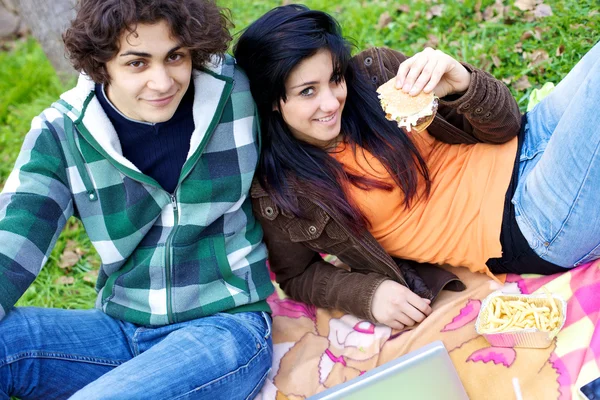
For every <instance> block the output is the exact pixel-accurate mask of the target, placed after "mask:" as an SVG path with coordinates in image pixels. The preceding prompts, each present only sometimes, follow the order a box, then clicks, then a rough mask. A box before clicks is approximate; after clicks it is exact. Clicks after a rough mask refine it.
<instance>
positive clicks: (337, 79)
mask: <svg viewBox="0 0 600 400" xmlns="http://www.w3.org/2000/svg"><path fill="white" fill-rule="evenodd" d="M341 81H342V75H340V74H334V75H331V82H335V83H340V82H341Z"/></svg>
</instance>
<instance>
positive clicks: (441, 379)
mask: <svg viewBox="0 0 600 400" xmlns="http://www.w3.org/2000/svg"><path fill="white" fill-rule="evenodd" d="M310 399H311V400H317V399H320V400H334V399H345V400H363V399H368V400H371V399H377V400H388V399H409V400H413V399H415V400H440V399H444V400H469V397H468V396H467V392H465V388H464V387H463V385H462V383H461V382H460V378H459V377H458V374H457V372H456V369H455V368H454V365H453V364H452V360H450V356H449V355H448V351H447V350H446V348H445V347H444V344H443V343H442V342H441V341H439V340H438V341H435V342H433V343H430V344H428V345H426V346H424V347H421V348H420V349H418V350H415V351H412V352H410V353H408V354H405V355H404V356H402V357H400V358H397V359H395V360H392V361H390V362H388V363H385V364H383V365H380V366H379V367H377V368H374V369H372V370H370V371H368V372H366V373H365V374H363V375H361V376H359V377H357V378H354V379H352V380H349V381H348V382H345V383H342V384H339V385H336V386H334V387H332V388H330V389H327V390H325V391H323V392H321V393H319V394H317V395H315V396H312V397H310Z"/></svg>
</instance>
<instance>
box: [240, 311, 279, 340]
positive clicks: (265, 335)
mask: <svg viewBox="0 0 600 400" xmlns="http://www.w3.org/2000/svg"><path fill="white" fill-rule="evenodd" d="M232 316H233V317H237V318H238V319H239V320H241V321H240V322H241V323H242V324H243V325H244V327H245V328H246V329H247V330H249V331H250V332H251V333H252V334H253V335H254V336H255V337H256V339H257V340H259V341H260V343H262V344H266V342H267V341H268V340H269V337H270V336H271V327H272V325H271V317H270V316H269V314H268V313H266V312H264V311H256V312H252V311H250V312H241V313H237V314H233V315H232Z"/></svg>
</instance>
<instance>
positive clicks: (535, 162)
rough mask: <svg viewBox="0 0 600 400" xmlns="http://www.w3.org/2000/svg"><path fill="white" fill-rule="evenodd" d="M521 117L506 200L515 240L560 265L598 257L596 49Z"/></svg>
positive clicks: (599, 58)
mask: <svg viewBox="0 0 600 400" xmlns="http://www.w3.org/2000/svg"><path fill="white" fill-rule="evenodd" d="M527 120H528V122H527V126H526V128H525V137H524V141H523V148H522V150H521V154H520V159H519V161H520V165H519V182H518V185H517V189H516V191H515V195H514V197H513V199H512V202H513V204H514V205H515V214H516V218H517V223H518V224H519V228H520V229H521V232H522V233H523V236H524V237H525V238H526V239H527V242H528V243H529V245H530V246H531V248H532V249H533V250H534V251H535V252H536V253H537V254H538V255H539V256H540V257H541V258H543V259H545V260H546V261H549V262H552V263H554V264H556V265H559V266H561V267H566V268H571V267H574V266H577V265H580V264H583V263H585V262H589V261H592V260H595V259H598V258H600V44H596V46H594V48H592V49H591V50H590V51H589V52H588V53H587V54H586V55H585V56H584V57H583V58H582V59H581V60H580V61H579V63H578V64H577V65H576V66H575V67H574V68H573V69H572V70H571V72H569V74H568V75H567V76H566V77H565V79H563V80H562V81H561V82H560V83H559V84H558V86H557V87H556V88H555V89H554V91H553V92H552V93H551V94H550V95H549V96H548V97H546V98H545V99H544V100H542V102H541V103H539V104H538V105H537V106H536V107H535V108H534V109H533V110H531V112H530V113H528V114H527Z"/></svg>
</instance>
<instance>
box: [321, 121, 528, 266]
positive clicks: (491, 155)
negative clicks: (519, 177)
mask: <svg viewBox="0 0 600 400" xmlns="http://www.w3.org/2000/svg"><path fill="white" fill-rule="evenodd" d="M411 135H412V136H411V137H412V139H413V142H414V143H415V145H416V146H417V148H418V149H419V152H420V154H421V156H422V157H423V159H424V160H425V162H426V164H427V167H428V168H429V174H430V179H431V192H430V194H429V196H428V197H425V195H424V193H423V192H424V181H423V179H422V177H421V181H420V183H419V185H418V187H419V190H418V193H420V194H419V195H417V196H416V197H415V198H413V200H412V202H411V207H410V209H408V210H407V209H406V208H405V207H404V205H403V199H404V196H403V194H402V193H401V191H400V188H398V187H397V186H396V185H394V189H393V190H392V191H385V190H381V189H372V190H362V189H359V188H357V187H356V186H354V185H351V184H348V186H347V187H346V193H347V195H348V196H351V197H352V198H353V200H354V201H355V202H356V204H357V206H358V207H359V209H360V210H361V211H362V213H363V214H364V215H365V217H366V218H367V220H368V221H369V223H370V224H371V226H370V229H369V231H370V232H371V234H373V236H374V237H375V239H377V241H378V242H379V243H380V244H381V246H382V247H383V248H384V249H385V250H386V251H387V252H388V253H389V254H391V255H392V256H396V257H400V258H405V259H410V260H415V261H418V262H429V263H434V264H450V265H452V266H465V267H468V268H469V269H470V270H471V271H478V272H484V273H486V274H488V275H489V276H491V277H493V275H492V274H491V272H490V271H489V269H488V267H487V266H486V264H485V263H486V261H487V260H488V259H489V258H492V257H500V256H501V255H502V249H501V245H500V229H501V225H502V212H503V210H504V198H505V195H506V190H507V189H508V185H509V183H510V178H511V174H512V171H513V165H514V161H515V157H516V153H517V138H516V137H515V138H514V139H512V140H511V141H509V142H507V143H504V144H501V145H492V144H483V143H478V144H474V145H466V144H460V145H450V144H447V143H443V142H440V141H439V140H437V139H435V138H434V137H432V136H431V135H429V133H428V132H427V131H426V130H425V131H423V132H421V133H412V134H411ZM331 155H332V156H333V157H335V158H336V159H337V160H338V161H340V162H341V163H342V165H343V166H344V168H345V169H346V170H347V171H352V173H354V174H357V175H363V174H364V175H367V176H371V177H374V178H377V179H380V180H383V181H385V182H389V183H393V180H392V179H391V177H390V176H389V174H388V173H387V172H386V171H385V169H384V168H383V166H382V165H381V163H380V162H379V161H378V160H377V159H376V158H375V157H373V156H372V155H371V154H370V153H369V152H367V151H366V150H364V149H360V148H358V149H357V152H356V158H355V157H354V154H353V152H352V148H351V147H350V146H346V145H344V144H343V143H342V144H341V145H339V146H338V147H337V149H336V150H335V151H334V152H332V153H331Z"/></svg>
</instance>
